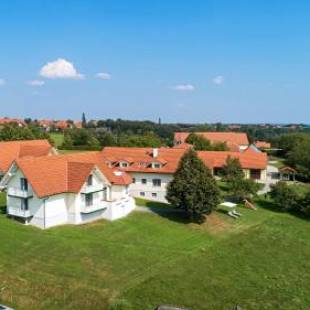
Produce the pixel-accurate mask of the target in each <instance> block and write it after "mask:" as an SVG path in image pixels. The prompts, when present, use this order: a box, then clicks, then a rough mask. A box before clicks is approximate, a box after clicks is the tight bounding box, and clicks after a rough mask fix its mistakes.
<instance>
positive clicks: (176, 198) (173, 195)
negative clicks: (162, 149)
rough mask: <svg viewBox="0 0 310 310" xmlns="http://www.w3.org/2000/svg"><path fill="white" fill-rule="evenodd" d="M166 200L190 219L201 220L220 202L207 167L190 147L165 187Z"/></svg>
mask: <svg viewBox="0 0 310 310" xmlns="http://www.w3.org/2000/svg"><path fill="white" fill-rule="evenodd" d="M166 198H167V200H168V201H169V203H171V204H172V205H173V206H175V207H176V208H180V209H183V210H185V211H186V212H187V213H188V214H189V216H190V218H191V219H192V220H195V221H197V222H201V221H203V219H204V215H208V214H210V213H211V212H212V211H213V210H214V209H215V208H216V206H217V205H218V204H219V202H220V192H219V189H218V187H217V184H216V182H215V179H214V178H213V176H212V174H211V171H210V170H209V168H207V167H206V166H205V164H204V163H203V162H202V161H201V159H199V158H198V156H197V153H196V152H195V151H194V150H192V149H190V150H188V151H187V152H186V153H185V154H184V155H183V157H182V159H181V160H180V163H179V166H178V169H177V171H176V173H175V175H174V178H173V180H172V181H171V182H170V183H169V185H168V188H167V196H166Z"/></svg>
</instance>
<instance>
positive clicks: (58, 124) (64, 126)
mask: <svg viewBox="0 0 310 310" xmlns="http://www.w3.org/2000/svg"><path fill="white" fill-rule="evenodd" d="M54 127H55V129H57V130H65V129H67V128H70V127H71V126H70V124H69V123H68V122H67V121H65V120H59V121H56V122H55V123H54Z"/></svg>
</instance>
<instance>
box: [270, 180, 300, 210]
mask: <svg viewBox="0 0 310 310" xmlns="http://www.w3.org/2000/svg"><path fill="white" fill-rule="evenodd" d="M270 196H271V198H272V199H273V201H274V203H275V204H276V205H277V206H278V208H279V209H281V210H283V211H293V210H297V209H299V208H300V206H299V203H300V200H301V199H300V195H299V194H298V192H297V191H296V189H295V188H294V187H293V186H290V185H287V183H285V182H278V183H277V184H275V185H272V187H271V192H270Z"/></svg>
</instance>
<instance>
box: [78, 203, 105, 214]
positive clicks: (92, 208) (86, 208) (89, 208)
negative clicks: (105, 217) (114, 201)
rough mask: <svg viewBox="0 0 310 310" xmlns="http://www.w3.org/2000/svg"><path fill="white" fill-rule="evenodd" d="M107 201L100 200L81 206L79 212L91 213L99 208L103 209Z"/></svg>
mask: <svg viewBox="0 0 310 310" xmlns="http://www.w3.org/2000/svg"><path fill="white" fill-rule="evenodd" d="M108 204H109V203H108V202H103V201H101V202H100V203H96V204H93V205H92V206H86V205H83V206H81V213H92V212H96V211H100V210H104V209H106V208H107V207H108Z"/></svg>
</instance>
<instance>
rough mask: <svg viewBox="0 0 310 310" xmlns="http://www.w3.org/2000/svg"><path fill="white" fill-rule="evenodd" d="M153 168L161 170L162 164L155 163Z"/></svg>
mask: <svg viewBox="0 0 310 310" xmlns="http://www.w3.org/2000/svg"><path fill="white" fill-rule="evenodd" d="M153 168H155V169H159V168H161V164H160V163H153Z"/></svg>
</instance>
